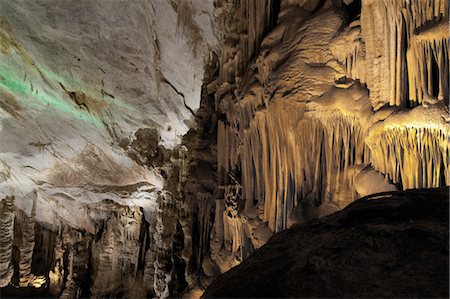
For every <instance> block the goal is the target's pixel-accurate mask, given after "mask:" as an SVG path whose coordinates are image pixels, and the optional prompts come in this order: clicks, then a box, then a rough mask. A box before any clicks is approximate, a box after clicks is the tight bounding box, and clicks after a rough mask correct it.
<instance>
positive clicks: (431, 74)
mask: <svg viewBox="0 0 450 299" xmlns="http://www.w3.org/2000/svg"><path fill="white" fill-rule="evenodd" d="M449 37H450V35H449V28H448V21H447V22H441V24H440V25H439V26H436V27H434V28H432V29H428V30H425V31H423V32H421V33H420V34H419V35H414V36H413V37H412V38H411V44H410V48H409V49H408V52H407V61H408V82H409V99H410V101H412V102H416V103H418V104H421V103H422V102H426V104H428V103H430V102H431V103H433V101H435V100H436V99H437V100H438V101H443V100H447V101H448V96H449V94H448V82H449V81H448V76H449V60H448V49H449V44H448V42H449Z"/></svg>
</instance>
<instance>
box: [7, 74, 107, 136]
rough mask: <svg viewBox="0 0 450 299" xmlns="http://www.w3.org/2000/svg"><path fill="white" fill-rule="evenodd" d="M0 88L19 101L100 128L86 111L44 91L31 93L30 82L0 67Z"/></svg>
mask: <svg viewBox="0 0 450 299" xmlns="http://www.w3.org/2000/svg"><path fill="white" fill-rule="evenodd" d="M0 87H1V88H3V89H5V90H7V91H9V92H10V93H12V94H14V95H15V96H16V97H17V98H18V99H19V100H21V101H27V99H30V98H31V99H34V100H36V101H38V102H39V103H41V104H44V105H47V106H50V107H53V108H55V109H57V110H59V111H62V112H65V113H68V114H71V115H72V116H74V117H75V118H77V119H79V120H82V121H86V122H88V123H90V124H92V125H95V126H97V127H101V126H102V122H101V120H100V119H98V118H96V117H94V116H93V115H91V114H89V113H88V112H87V111H83V110H80V109H78V108H77V107H76V106H74V105H71V104H69V103H68V102H66V101H64V100H63V99H61V100H59V99H58V97H55V96H53V95H50V94H48V93H47V92H46V91H45V90H44V89H42V88H38V89H36V86H35V87H34V88H33V91H32V90H31V83H30V82H27V81H24V80H23V78H22V79H19V78H18V76H14V74H13V72H8V71H6V70H5V69H4V68H3V67H0ZM30 104H33V103H30Z"/></svg>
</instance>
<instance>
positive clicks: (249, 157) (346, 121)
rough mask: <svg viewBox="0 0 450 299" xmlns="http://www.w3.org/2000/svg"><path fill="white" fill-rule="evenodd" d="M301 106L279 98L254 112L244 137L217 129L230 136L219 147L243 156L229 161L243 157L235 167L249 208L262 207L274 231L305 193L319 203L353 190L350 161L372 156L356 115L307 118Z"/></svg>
mask: <svg viewBox="0 0 450 299" xmlns="http://www.w3.org/2000/svg"><path fill="white" fill-rule="evenodd" d="M299 106H300V107H299ZM301 111H302V108H301V105H298V104H297V105H296V104H290V105H287V104H286V103H279V102H278V103H277V102H276V103H274V105H273V106H271V107H270V108H269V109H267V110H265V111H264V112H262V113H258V114H257V115H256V116H255V118H254V120H253V122H252V124H251V126H250V128H249V129H248V130H246V132H245V133H244V134H243V136H242V141H239V140H237V139H236V138H237V137H238V136H237V135H234V136H236V138H235V139H232V138H231V137H230V135H231V134H230V135H229V134H227V131H232V129H227V128H226V127H223V128H222V129H221V132H220V133H219V134H221V133H222V134H224V135H225V136H227V137H226V138H221V139H219V144H218V147H219V148H229V149H230V148H231V149H232V150H231V152H236V153H237V154H238V155H240V157H239V158H237V159H235V160H231V161H232V162H239V164H238V165H237V164H234V165H233V166H232V167H231V169H235V170H238V171H240V172H241V173H242V185H243V191H242V196H243V198H244V199H245V209H246V210H249V209H251V208H252V207H253V206H258V208H259V209H258V210H260V211H263V216H262V220H263V221H264V222H268V225H269V227H270V229H272V230H273V231H275V232H277V231H280V230H283V229H285V228H287V222H288V221H287V218H288V214H289V212H290V211H291V210H292V209H293V208H294V207H295V206H297V205H298V203H299V201H300V200H301V199H303V198H305V197H306V196H309V197H312V198H315V199H316V202H317V205H319V204H320V203H321V202H322V201H323V200H325V199H327V200H332V198H333V196H334V195H338V194H340V192H341V190H351V189H352V181H351V180H350V179H349V176H348V175H347V170H348V168H349V166H350V165H354V164H362V163H364V162H367V160H368V157H369V155H368V153H367V147H366V146H365V144H364V130H363V129H362V126H360V125H359V123H358V121H357V120H356V118H352V117H345V116H342V115H339V114H336V115H335V116H333V117H329V118H323V119H320V118H316V117H307V118H305V117H304V115H303V113H301ZM222 142H223V143H222ZM237 144H239V146H236V145H237ZM233 146H236V147H233ZM221 162H222V161H220V160H219V164H218V167H219V169H223V171H225V172H227V171H228V170H227V169H229V168H230V166H229V165H230V161H228V162H227V163H226V164H225V165H223V164H220V163H221ZM232 162H231V163H232ZM227 164H228V165H227ZM349 196H350V198H354V196H355V195H354V194H349Z"/></svg>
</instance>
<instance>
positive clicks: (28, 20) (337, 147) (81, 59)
mask: <svg viewBox="0 0 450 299" xmlns="http://www.w3.org/2000/svg"><path fill="white" fill-rule="evenodd" d="M449 36H450V34H449V26H448V1H447V0H379V1H378V0H282V1H277V0H136V1H123V0H111V1H106V0H105V1H88V0H83V1H68V0H62V1H60V0H36V1H22V0H18V1H1V2H0V140H1V142H0V200H1V201H0V216H1V217H0V227H1V232H0V287H4V288H5V289H4V290H6V289H8V288H12V286H15V287H19V290H20V289H23V290H29V289H32V290H39V291H40V292H44V293H45V294H52V296H56V297H63V298H79V297H88V296H93V297H106V296H112V297H132V298H138V297H145V296H147V297H161V298H165V297H172V296H177V295H178V294H183V296H199V295H200V294H201V293H202V290H203V289H204V288H205V287H206V286H207V285H208V284H210V283H211V281H212V280H213V279H214V277H216V276H217V275H218V274H220V273H223V272H225V271H227V270H229V269H231V268H232V267H234V266H236V265H238V264H239V263H241V262H242V261H243V260H244V259H246V258H247V257H248V256H249V255H250V254H251V253H252V252H254V251H255V250H256V249H258V248H259V247H261V246H262V245H263V244H265V243H266V242H267V241H268V240H269V238H270V237H271V236H272V235H273V234H274V233H277V232H280V231H282V230H285V229H287V228H289V227H290V226H292V225H293V224H295V223H306V222H308V221H310V220H311V219H314V218H320V217H323V216H326V215H329V214H331V213H334V212H336V211H339V210H341V209H343V208H344V207H345V206H347V205H348V204H350V203H351V202H353V201H354V200H356V199H357V198H359V197H362V196H365V195H369V194H373V193H377V192H383V191H393V190H398V189H400V190H402V189H403V190H406V189H412V188H433V187H441V186H448V185H450V174H449V169H448V165H449V132H450V126H449V123H448V121H449V115H448V102H449V88H448V85H449V80H448V79H449Z"/></svg>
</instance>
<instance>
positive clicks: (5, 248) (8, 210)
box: [0, 196, 14, 287]
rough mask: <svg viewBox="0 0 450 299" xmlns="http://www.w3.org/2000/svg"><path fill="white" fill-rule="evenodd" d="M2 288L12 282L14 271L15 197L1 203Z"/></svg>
mask: <svg viewBox="0 0 450 299" xmlns="http://www.w3.org/2000/svg"><path fill="white" fill-rule="evenodd" d="M0 230H1V234H0V287H4V286H7V285H8V284H9V282H10V281H11V277H12V275H13V272H14V269H13V266H12V264H11V256H12V248H13V239H14V196H7V197H6V198H3V199H2V200H1V201H0Z"/></svg>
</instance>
